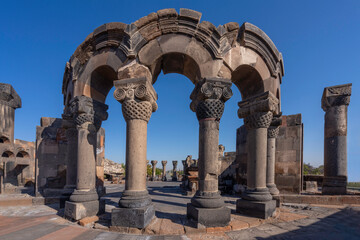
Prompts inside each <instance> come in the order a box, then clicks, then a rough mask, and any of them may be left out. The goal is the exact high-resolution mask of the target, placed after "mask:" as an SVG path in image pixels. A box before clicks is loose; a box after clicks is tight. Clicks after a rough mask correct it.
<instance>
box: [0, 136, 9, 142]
mask: <svg viewBox="0 0 360 240" xmlns="http://www.w3.org/2000/svg"><path fill="white" fill-rule="evenodd" d="M0 143H10V140H9V138H7V137H5V136H1V137H0Z"/></svg>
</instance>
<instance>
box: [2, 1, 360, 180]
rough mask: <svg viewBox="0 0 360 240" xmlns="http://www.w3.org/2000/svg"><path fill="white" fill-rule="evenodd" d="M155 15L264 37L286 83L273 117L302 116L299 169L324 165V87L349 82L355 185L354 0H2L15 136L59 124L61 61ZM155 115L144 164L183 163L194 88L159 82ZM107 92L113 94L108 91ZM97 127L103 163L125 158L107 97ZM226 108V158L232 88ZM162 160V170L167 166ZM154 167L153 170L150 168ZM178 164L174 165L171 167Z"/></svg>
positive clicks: (357, 40) (359, 171) (358, 40)
mask: <svg viewBox="0 0 360 240" xmlns="http://www.w3.org/2000/svg"><path fill="white" fill-rule="evenodd" d="M163 8H175V9H176V10H177V11H179V9H180V8H190V9H194V10H197V11H200V12H202V14H203V16H202V20H206V21H210V22H212V23H213V24H214V25H215V26H218V25H220V24H225V23H227V22H238V23H239V24H240V25H241V24H242V23H243V22H245V21H246V22H250V23H253V24H255V25H256V26H258V27H259V28H261V29H262V30H263V31H265V32H266V33H267V34H268V35H269V37H270V38H271V39H272V40H273V42H274V43H275V45H276V46H277V48H278V49H279V51H281V52H282V54H283V57H284V65H285V76H284V78H283V84H282V85H281V91H282V111H283V113H284V114H285V115H289V114H296V113H302V116H303V122H304V125H305V133H304V134H305V139H304V162H306V163H311V164H313V165H315V166H317V165H320V164H322V162H323V134H324V133H323V125H324V112H323V110H322V109H321V95H322V91H323V89H324V87H326V86H332V85H337V84H345V83H353V95H352V97H351V102H350V106H349V114H348V119H349V122H348V124H349V128H348V174H349V180H350V181H360V128H359V125H357V124H358V123H356V122H357V121H359V119H360V111H359V106H360V97H359V94H360V87H359V76H360V28H359V26H360V1H357V0H353V1H341V2H340V1H307V0H303V1H267V0H263V1H239V0H237V1H225V0H222V1H194V0H193V1H172V0H167V1H118V0H117V1H105V0H104V1H74V0H72V1H56V2H55V1H4V2H2V4H1V8H0V48H1V55H0V69H1V74H2V75H1V78H0V82H5V83H10V84H12V85H13V86H14V88H15V89H16V91H17V92H18V93H19V95H20V96H21V98H22V101H23V108H21V109H18V110H17V111H16V122H15V123H16V127H15V137H16V138H19V139H24V140H28V141H34V139H35V126H36V125H39V120H40V117H42V116H47V117H60V116H61V113H62V109H63V105H62V99H63V97H62V94H61V85H62V77H63V73H64V67H65V63H66V61H68V59H69V58H70V56H71V55H72V54H73V52H74V51H75V49H76V47H77V46H78V45H79V44H80V43H81V42H82V41H83V40H84V39H85V37H86V36H87V35H88V34H89V33H91V32H92V31H93V30H94V29H95V28H97V27H98V26H100V25H102V24H104V23H108V22H124V23H131V22H134V21H136V20H137V19H139V18H141V17H143V16H146V15H148V14H149V13H150V12H156V11H157V10H159V9H163ZM154 87H155V89H156V91H157V92H158V94H159V100H158V105H159V110H158V111H157V112H155V113H154V114H153V115H152V117H151V119H150V122H149V128H148V129H149V131H148V159H150V160H153V159H154V160H155V159H156V160H158V161H161V160H168V161H169V163H170V161H171V160H183V159H185V157H186V155H188V154H192V155H193V157H197V154H198V123H197V120H196V116H195V114H194V113H193V112H191V111H190V108H189V104H190V99H189V95H190V93H191V91H192V89H193V85H192V83H191V82H190V80H188V79H186V77H184V76H181V75H178V74H169V75H166V76H163V75H162V76H160V77H159V79H158V81H157V82H156V84H155V85H154ZM112 91H113V90H112ZM112 91H111V92H110V94H109V97H108V98H107V100H106V103H107V104H109V108H110V109H109V119H108V120H107V121H106V122H104V124H103V127H104V128H105V130H106V157H107V158H110V159H113V160H115V161H117V162H124V158H125V128H126V125H125V121H124V119H123V117H122V114H121V105H120V104H119V103H117V102H116V101H115V100H114V99H113V97H112ZM233 92H234V96H233V97H232V99H230V100H229V101H228V102H227V103H226V108H225V113H224V116H223V117H222V119H221V125H220V143H222V144H223V145H225V147H226V151H235V137H236V136H235V131H236V128H238V127H239V126H240V125H241V124H242V121H241V120H240V119H238V118H237V115H236V112H237V102H238V101H240V100H241V97H240V94H239V92H238V90H237V89H236V88H233ZM169 163H168V169H169V168H170V164H169ZM159 166H160V164H159ZM179 166H181V163H179Z"/></svg>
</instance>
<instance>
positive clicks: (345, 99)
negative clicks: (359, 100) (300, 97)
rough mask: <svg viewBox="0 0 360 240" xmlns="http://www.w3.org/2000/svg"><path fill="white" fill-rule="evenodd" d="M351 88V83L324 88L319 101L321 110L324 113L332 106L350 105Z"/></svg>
mask: <svg viewBox="0 0 360 240" xmlns="http://www.w3.org/2000/svg"><path fill="white" fill-rule="evenodd" d="M351 87H352V84H351V83H349V84H344V85H337V86H332V87H326V88H325V89H324V93H323V95H322V99H321V108H322V109H323V110H324V111H325V112H326V111H327V110H328V109H329V108H331V107H334V106H340V105H346V106H348V105H349V104H350V96H351Z"/></svg>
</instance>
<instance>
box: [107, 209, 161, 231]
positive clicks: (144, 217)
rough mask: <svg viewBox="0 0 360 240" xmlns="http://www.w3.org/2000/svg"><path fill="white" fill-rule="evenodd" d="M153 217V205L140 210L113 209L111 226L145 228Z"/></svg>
mask: <svg viewBox="0 0 360 240" xmlns="http://www.w3.org/2000/svg"><path fill="white" fill-rule="evenodd" d="M154 216H155V209H154V205H153V204H150V205H148V206H146V207H142V208H114V209H113V210H112V212H111V225H112V226H121V227H132V228H145V227H146V226H147V225H149V223H150V222H151V220H152V219H153V217H154Z"/></svg>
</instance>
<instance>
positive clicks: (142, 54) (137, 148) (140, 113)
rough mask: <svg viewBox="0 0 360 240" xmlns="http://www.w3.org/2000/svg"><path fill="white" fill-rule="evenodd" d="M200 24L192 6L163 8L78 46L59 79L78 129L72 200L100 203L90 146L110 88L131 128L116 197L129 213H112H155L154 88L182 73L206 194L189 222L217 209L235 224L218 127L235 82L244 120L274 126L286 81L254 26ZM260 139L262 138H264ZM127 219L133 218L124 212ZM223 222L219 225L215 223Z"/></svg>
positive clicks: (196, 201)
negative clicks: (221, 174) (150, 132)
mask: <svg viewBox="0 0 360 240" xmlns="http://www.w3.org/2000/svg"><path fill="white" fill-rule="evenodd" d="M200 18H201V13H199V12H196V11H193V10H189V9H180V12H179V13H177V12H176V11H175V10H174V9H163V10H159V11H157V12H156V13H150V14H149V15H147V16H145V17H143V18H140V19H139V20H137V21H136V22H134V23H131V24H124V23H118V22H114V23H107V24H104V25H102V26H100V27H98V28H97V29H95V30H94V32H93V33H91V34H90V35H88V37H87V38H86V39H85V41H84V42H83V43H82V44H81V45H80V46H79V47H78V48H77V49H76V51H75V53H74V54H73V56H72V57H71V58H70V60H69V62H68V63H67V64H66V69H65V74H64V79H63V94H64V104H65V110H64V115H63V117H64V118H66V119H70V120H71V121H73V122H74V125H76V128H77V131H78V146H77V147H78V155H77V169H78V174H77V185H76V190H75V191H74V192H73V194H72V195H71V197H70V202H72V203H73V204H76V203H77V202H82V201H84V202H85V200H86V201H90V200H91V201H96V199H97V197H98V196H97V194H96V192H95V191H94V189H95V187H94V184H95V177H94V171H93V170H94V168H95V165H94V162H95V151H93V150H94V149H95V147H96V141H97V140H96V139H95V137H94V136H95V134H93V133H94V132H95V130H96V131H97V130H98V129H99V127H100V125H101V122H102V121H103V120H106V118H107V112H106V110H107V105H105V104H104V103H105V100H106V97H107V95H108V93H109V91H110V89H111V88H112V86H113V85H114V86H115V88H116V90H115V92H114V97H115V99H116V100H117V101H119V102H120V103H121V104H122V111H123V116H124V118H125V121H126V124H127V132H126V134H127V136H126V138H127V141H126V149H127V150H126V152H127V153H126V165H127V169H126V171H127V175H126V185H125V191H124V193H123V195H122V197H121V199H120V201H119V206H120V207H121V208H123V209H122V210H119V212H118V213H114V214H120V212H122V211H123V210H124V209H128V210H126V211H129V212H131V211H132V210H131V209H132V208H139V207H141V208H143V207H144V208H145V207H146V209H147V210H146V211H148V210H149V211H151V212H152V213H151V214H149V216H150V215H153V214H154V212H153V211H154V210H153V208H152V207H151V199H150V198H149V196H148V192H147V189H146V178H145V176H146V165H145V163H146V150H147V149H146V141H147V140H146V138H147V123H148V121H149V120H150V117H151V114H152V112H155V111H156V109H157V103H156V101H157V93H156V91H155V89H154V87H153V86H152V85H153V84H154V83H155V82H156V80H157V77H158V75H159V73H160V72H161V71H163V72H164V74H166V73H180V74H183V75H185V76H187V77H188V78H189V79H190V80H191V81H192V82H193V83H194V85H195V88H194V90H193V92H192V94H191V96H190V98H191V100H192V103H191V105H190V108H191V110H192V111H194V112H196V116H197V118H198V120H199V129H200V130H199V139H201V140H199V192H200V191H201V193H199V194H198V195H197V197H194V198H193V199H192V202H191V204H190V205H189V206H188V208H187V210H188V216H190V215H189V214H195V212H196V211H195V210H194V208H198V207H200V208H202V209H203V210H204V211H207V209H211V208H217V209H218V210H219V212H217V215H222V214H224V215H226V217H225V218H226V219H225V218H224V222H223V223H221V224H222V225H224V224H225V223H226V222H227V221H230V212H229V211H228V210H226V209H225V208H223V204H224V201H223V200H222V199H221V196H220V195H219V194H218V191H217V190H218V185H217V184H218V176H217V167H216V166H217V164H216V163H217V162H218V134H219V121H220V118H221V116H222V114H223V111H224V106H225V102H226V101H227V100H228V99H229V98H230V97H231V96H232V95H233V94H232V90H231V84H232V83H234V84H235V85H236V86H237V87H238V89H239V91H240V92H241V95H242V98H243V99H242V100H243V101H242V102H240V103H239V107H240V109H239V111H238V116H239V117H240V118H246V119H245V122H247V123H249V122H252V123H253V126H254V127H258V128H261V130H264V128H268V125H269V124H270V123H269V121H271V120H272V118H273V114H275V115H276V114H278V113H279V112H280V107H279V105H280V103H279V99H280V96H279V94H278V95H276V94H277V93H278V92H277V90H278V89H279V88H280V84H281V78H282V76H283V75H284V69H283V62H282V55H281V53H280V52H279V51H278V50H277V49H276V47H275V45H274V44H273V42H272V41H271V40H270V38H269V37H268V36H267V35H266V34H265V33H264V32H263V31H262V30H260V29H259V28H257V27H256V26H254V25H252V24H250V23H244V24H243V25H242V26H241V27H239V24H237V23H233V22H231V23H227V24H224V25H220V26H218V27H215V26H214V25H213V24H212V23H210V22H207V21H203V22H200ZM239 100H240V99H239ZM254 105H256V109H255V108H254ZM254 109H255V110H256V111H257V112H256V113H254V111H255V110H254ZM253 120H254V121H253ZM258 120H259V121H258ZM268 123H269V124H268ZM249 126H250V125H249ZM210 133H211V134H212V135H210ZM261 134H262V136H263V137H262V139H265V138H266V136H265V135H266V132H265V131H261ZM254 136H256V137H258V135H256V134H255V135H254ZM259 136H260V135H259ZM85 140H88V141H85ZM90 140H91V141H90ZM255 142H256V141H255ZM256 143H257V142H256ZM254 149H257V147H254ZM261 149H264V147H262V148H261ZM128 153H129V154H128ZM254 156H258V155H257V154H254ZM261 157H262V158H263V157H265V156H261ZM254 162H256V161H254ZM205 165H207V166H205ZM79 169H80V170H79ZM85 170H86V171H85ZM255 175H256V174H254V176H255ZM130 176H131V177H130ZM82 189H86V191H85V190H82ZM266 197H268V196H266ZM69 204H70V203H69ZM191 209H193V210H191ZM65 212H66V211H65ZM123 213H124V216H127V215H128V216H127V217H129V216H130V215H131V214H127V213H126V212H125V210H124V212H123ZM143 217H144V218H145V216H143ZM191 217H192V218H193V219H197V217H195V216H193V215H191ZM227 218H228V219H227ZM145 220H146V219H142V220H141V221H143V222H144V221H145ZM147 220H149V219H147ZM147 220H146V221H147ZM124 221H127V222H129V219H128V220H124ZM144 224H145V225H147V224H148V222H147V223H144ZM217 224H218V223H217V222H216V221H215V222H214V224H213V225H211V226H215V225H216V226H217ZM226 224H227V223H226ZM209 226H210V225H209ZM132 227H137V228H143V227H144V226H143V225H141V226H140V225H136V226H135V225H134V226H132Z"/></svg>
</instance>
